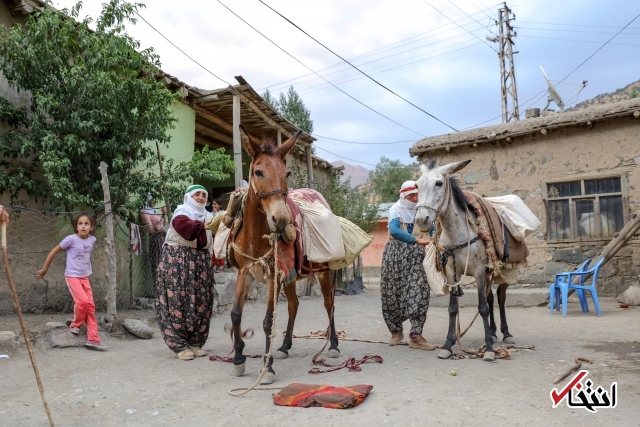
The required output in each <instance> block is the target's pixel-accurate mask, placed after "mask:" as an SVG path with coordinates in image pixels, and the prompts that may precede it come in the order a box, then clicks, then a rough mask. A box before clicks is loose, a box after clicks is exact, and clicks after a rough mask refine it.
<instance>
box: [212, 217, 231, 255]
mask: <svg viewBox="0 0 640 427" xmlns="http://www.w3.org/2000/svg"><path fill="white" fill-rule="evenodd" d="M230 231H231V230H230V229H229V228H227V226H226V225H224V222H223V221H220V226H219V227H218V230H217V231H216V234H215V236H214V238H213V254H214V255H215V256H216V258H217V259H227V240H228V239H229V232H230Z"/></svg>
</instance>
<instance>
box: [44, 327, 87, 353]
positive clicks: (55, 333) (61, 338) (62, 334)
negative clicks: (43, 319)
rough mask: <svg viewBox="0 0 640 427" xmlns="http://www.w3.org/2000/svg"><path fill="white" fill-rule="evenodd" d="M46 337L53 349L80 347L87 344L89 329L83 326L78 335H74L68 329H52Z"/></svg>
mask: <svg viewBox="0 0 640 427" xmlns="http://www.w3.org/2000/svg"><path fill="white" fill-rule="evenodd" d="M46 337H47V342H48V343H49V346H50V347H51V348H56V347H60V348H62V347H80V346H83V345H84V343H85V342H87V327H86V325H82V326H81V327H80V333H79V334H78V335H74V334H72V333H71V332H69V328H68V327H65V328H59V329H52V330H50V331H49V332H47V335H46Z"/></svg>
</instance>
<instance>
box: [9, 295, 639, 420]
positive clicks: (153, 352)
mask: <svg viewBox="0 0 640 427" xmlns="http://www.w3.org/2000/svg"><path fill="white" fill-rule="evenodd" d="M602 305H603V316H602V317H600V318H598V317H597V316H595V314H594V313H590V314H589V315H587V316H583V315H582V314H581V313H580V308H579V305H578V304H577V303H573V304H571V307H570V313H569V316H568V317H566V318H563V317H562V316H560V315H554V316H551V315H550V314H549V311H548V309H547V308H545V307H530V308H520V307H517V308H511V309H509V311H508V315H509V326H510V329H511V332H512V333H513V335H514V336H515V338H516V341H517V342H518V344H533V345H535V350H534V351H526V350H525V351H520V352H517V353H514V354H513V356H512V358H511V360H497V361H496V362H494V363H487V362H483V361H481V360H472V359H465V360H439V359H437V357H436V352H424V351H420V350H414V349H410V348H408V347H407V346H397V347H390V346H388V345H383V344H371V343H364V342H353V341H343V342H341V343H340V348H341V350H342V355H341V357H340V359H338V360H340V361H342V360H344V358H345V357H347V356H355V357H357V358H360V357H362V356H363V355H365V354H377V355H380V356H382V357H383V358H384V363H382V364H377V363H368V364H366V365H364V366H363V367H362V371H361V372H349V371H347V370H341V371H338V372H333V373H328V374H322V375H311V374H308V373H307V371H309V370H310V369H311V368H312V365H311V358H312V357H313V354H315V352H317V351H318V350H319V349H320V348H321V346H322V341H318V340H309V339H295V340H294V348H293V349H292V351H291V357H290V358H289V359H287V360H282V361H276V365H275V369H276V382H275V383H274V384H273V385H274V386H276V385H279V386H284V385H287V384H290V383H292V382H302V383H312V384H323V383H324V384H330V385H353V384H363V383H366V384H371V385H373V391H372V393H371V395H370V396H369V398H368V399H367V400H366V401H365V402H364V403H363V404H362V405H360V406H358V407H356V408H354V409H348V410H334V409H324V408H309V409H302V408H288V407H279V406H275V405H274V404H273V401H272V393H273V392H272V391H253V392H251V393H249V394H248V395H246V396H244V397H241V398H235V397H231V396H229V395H228V394H227V390H228V389H230V388H233V387H243V386H249V385H251V384H252V383H253V382H254V380H255V378H256V377H257V375H258V372H259V369H260V363H261V362H260V360H259V359H250V360H249V361H248V367H247V373H246V374H245V376H244V377H240V378H236V377H233V376H232V374H231V372H232V367H231V365H229V364H226V363H221V362H212V361H209V360H208V358H200V359H197V360H193V361H186V362H185V361H179V360H177V359H176V358H175V357H174V356H173V354H172V353H171V352H170V351H169V350H168V349H167V347H166V346H165V344H164V342H163V341H162V339H161V337H160V336H159V333H156V336H154V338H152V339H150V340H138V339H135V340H134V339H123V338H116V337H109V338H106V339H105V341H106V343H107V344H108V345H109V351H108V352H105V353H101V352H94V351H90V350H86V349H84V348H64V349H46V350H45V349H43V347H42V345H41V344H40V345H38V349H37V351H36V357H37V360H38V364H39V368H40V373H41V375H42V378H43V381H44V387H45V391H46V394H47V398H48V401H49V405H50V407H51V411H52V413H53V418H54V420H55V421H56V425H58V426H87V425H95V426H172V427H173V426H178V425H190V426H238V425H248V426H249V425H250V426H294V425H295V426H297V427H302V426H345V425H349V426H368V427H371V426H379V425H390V426H397V425H401V426H422V425H427V424H443V425H488V424H490V425H576V426H578V425H595V424H606V425H612V424H613V423H616V424H619V425H637V424H638V420H639V419H640V405H639V404H638V403H639V402H640V364H639V362H640V328H638V324H639V323H640V322H639V321H640V309H634V308H632V309H626V310H623V309H620V308H619V307H618V304H617V303H616V302H615V301H614V300H613V299H606V298H605V299H604V301H603V303H602ZM278 308H279V313H280V315H279V317H278V322H277V324H278V329H279V330H282V329H283V326H284V324H285V321H286V314H285V311H284V309H285V305H284V304H282V305H278ZM264 312H265V305H264V304H260V303H255V304H249V305H247V308H246V310H245V316H244V322H243V326H244V327H245V328H248V327H251V328H254V329H255V331H256V335H255V337H254V338H253V339H250V340H247V346H246V348H245V352H246V353H260V352H261V351H263V347H264V335H263V333H262V318H263V316H264ZM136 313H137V314H138V317H140V316H142V317H145V316H146V317H152V316H153V313H152V312H150V311H146V312H136ZM474 314H475V312H474V310H473V309H472V308H465V309H464V310H463V313H462V325H463V328H464V327H466V325H467V324H468V323H469V321H470V320H471V318H472V317H473V315H474ZM66 317H67V316H66V315H54V316H51V315H47V316H29V317H28V319H29V323H30V325H36V326H37V325H42V326H43V325H44V323H45V322H47V321H51V320H55V321H64V319H65V318H66ZM335 317H336V322H337V323H336V326H337V329H338V330H344V331H346V333H347V337H348V338H358V339H370V340H387V339H388V335H389V334H388V332H387V330H386V327H385V325H384V322H383V320H382V315H381V310H380V297H379V294H378V293H377V292H376V291H370V292H367V293H365V294H361V295H358V296H340V297H337V300H336V315H335ZM225 322H229V317H228V314H223V315H222V316H218V317H216V318H214V319H213V320H212V331H211V335H210V338H209V341H208V343H207V345H206V346H205V349H206V350H207V351H209V352H212V353H216V354H226V353H227V352H228V351H229V350H230V345H231V344H230V341H229V337H228V335H227V334H226V333H225V332H224V331H223V325H224V323H225ZM447 322H448V315H447V312H446V309H445V308H436V307H434V308H431V309H430V310H429V314H428V319H427V326H426V332H425V335H426V337H427V339H428V340H429V341H433V342H435V343H437V344H442V343H443V341H444V337H445V334H446V328H447ZM325 325H326V317H325V314H324V309H323V307H322V302H321V299H320V298H311V299H306V300H302V301H301V304H300V310H299V315H298V323H297V325H296V328H295V332H296V333H297V334H308V333H309V332H310V331H316V330H320V329H323V328H325ZM0 330H15V331H17V330H19V327H18V325H17V319H16V318H15V317H10V316H6V317H3V318H0ZM407 331H408V327H407V326H406V327H405V332H407ZM462 342H463V345H464V346H465V347H475V348H478V347H479V346H480V345H481V344H482V328H481V322H480V321H476V324H474V326H473V327H472V329H471V330H470V332H469V333H468V334H467V336H465V337H464V338H463V341H462ZM278 344H280V340H278ZM578 356H580V357H586V358H590V359H593V361H594V363H593V365H586V369H588V370H589V378H591V380H592V381H593V382H594V383H595V385H596V386H598V385H601V386H602V387H603V388H605V389H607V390H608V389H609V386H610V385H611V383H612V382H614V381H617V384H618V393H617V394H618V396H617V400H618V404H617V407H616V408H614V409H611V408H601V409H599V410H598V412H597V413H595V414H592V413H589V412H588V411H587V410H586V409H584V408H573V409H572V408H569V407H568V406H567V405H566V403H564V402H563V403H561V404H560V406H559V407H558V408H556V409H552V408H551V399H550V396H549V393H550V391H551V390H552V389H553V388H555V387H558V388H559V389H560V388H561V387H563V386H564V385H565V384H567V382H568V379H567V380H565V381H563V382H561V383H560V384H558V385H553V384H552V381H553V379H554V378H555V377H556V375H557V373H558V372H561V371H564V370H566V368H567V367H568V366H569V365H570V364H571V363H572V361H573V359H574V358H576V357H578ZM452 370H455V371H456V376H452V375H450V373H451V371H452ZM0 425H1V426H46V425H48V422H47V418H46V415H45V413H44V409H43V408H42V404H41V402H40V398H39V394H38V389H37V386H36V383H35V380H34V376H33V372H32V370H31V365H30V362H29V357H28V354H27V353H26V351H23V352H21V353H18V354H13V355H11V358H10V359H0Z"/></svg>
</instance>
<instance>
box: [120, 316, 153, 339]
mask: <svg viewBox="0 0 640 427" xmlns="http://www.w3.org/2000/svg"><path fill="white" fill-rule="evenodd" d="M122 326H124V328H125V329H126V330H127V331H129V332H131V333H132V334H133V335H135V336H136V337H138V338H144V339H148V338H152V337H153V332H154V331H153V329H151V328H150V327H149V326H147V324H146V323H144V322H143V321H142V320H137V319H125V320H124V322H123V323H122Z"/></svg>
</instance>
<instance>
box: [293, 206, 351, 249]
mask: <svg viewBox="0 0 640 427" xmlns="http://www.w3.org/2000/svg"><path fill="white" fill-rule="evenodd" d="M294 201H295V202H296V204H297V205H298V207H299V208H300V213H301V214H302V224H303V226H302V244H303V246H304V254H305V255H306V257H307V259H308V260H309V261H312V262H331V261H339V260H342V259H344V257H345V252H344V243H343V242H342V227H341V226H340V221H339V220H338V217H337V216H335V215H334V214H333V212H331V211H330V210H329V209H327V208H326V207H325V206H323V205H322V203H320V202H317V201H316V202H313V203H308V202H305V201H300V200H294Z"/></svg>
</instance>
